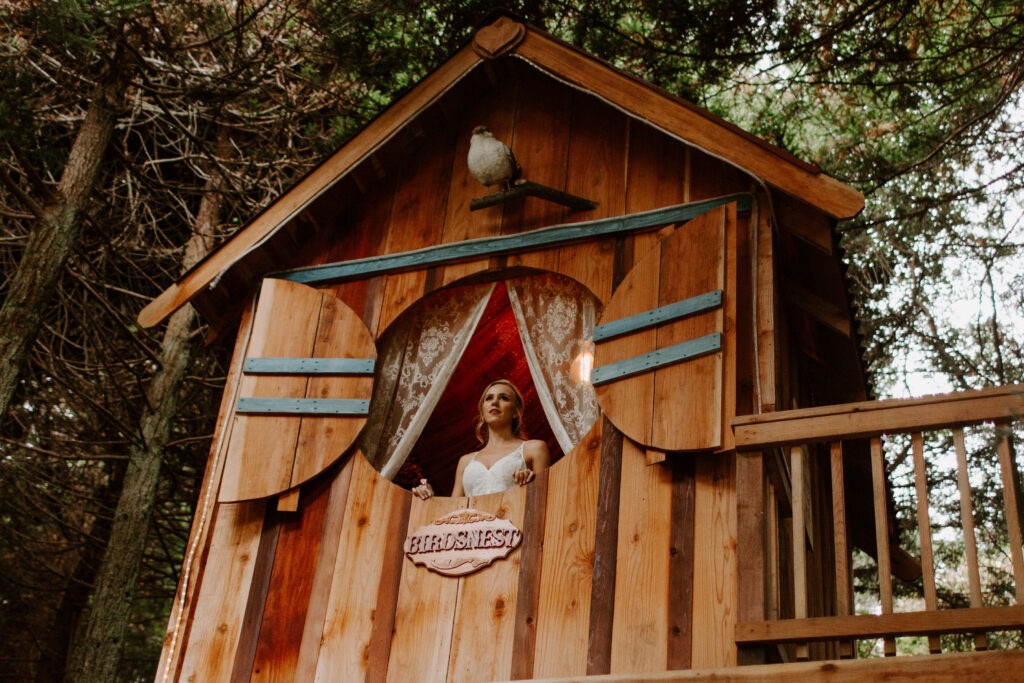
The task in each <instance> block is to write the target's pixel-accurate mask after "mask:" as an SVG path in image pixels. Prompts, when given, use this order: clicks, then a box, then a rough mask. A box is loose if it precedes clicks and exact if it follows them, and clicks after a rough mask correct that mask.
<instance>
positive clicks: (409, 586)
mask: <svg viewBox="0 0 1024 683" xmlns="http://www.w3.org/2000/svg"><path fill="white" fill-rule="evenodd" d="M466 501H467V499H465V498H429V499H427V500H420V499H418V498H414V499H413V501H412V507H411V509H410V511H409V526H408V529H407V531H406V535H408V534H411V533H412V532H413V531H415V530H416V529H417V528H419V527H421V526H423V525H424V524H429V523H430V522H432V521H433V520H435V519H437V518H439V517H442V516H444V515H446V514H448V513H449V512H453V511H455V510H457V509H460V508H464V507H466ZM458 589H459V582H458V581H457V580H453V579H452V578H450V577H447V576H442V575H441V574H437V573H435V572H432V571H429V570H427V569H425V568H423V567H417V566H416V565H414V564H413V563H412V561H411V560H408V559H406V560H404V561H403V563H402V581H401V586H400V587H399V589H398V604H397V606H396V608H395V627H394V636H393V638H392V640H391V656H390V659H389V661H388V672H387V680H388V681H394V682H396V683H405V681H422V682H423V683H434V682H441V681H445V679H446V678H447V676H448V661H449V656H450V654H451V646H452V620H453V618H454V616H455V610H456V600H457V598H458Z"/></svg>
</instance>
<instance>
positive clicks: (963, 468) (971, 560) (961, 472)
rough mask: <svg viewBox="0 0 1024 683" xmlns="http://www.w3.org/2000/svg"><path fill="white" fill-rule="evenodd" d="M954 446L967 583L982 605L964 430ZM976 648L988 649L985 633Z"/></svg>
mask: <svg viewBox="0 0 1024 683" xmlns="http://www.w3.org/2000/svg"><path fill="white" fill-rule="evenodd" d="M953 448H954V449H955V451H956V481H957V488H958V489H959V491H960V526H961V528H962V529H963V530H964V556H965V558H966V559H967V583H968V585H969V587H970V595H971V607H982V606H984V602H983V601H982V597H981V574H980V572H979V570H978V541H977V539H976V538H975V536H974V504H973V502H972V501H971V482H970V480H969V479H968V470H967V446H966V444H965V443H964V430H963V429H961V428H957V429H954V430H953ZM974 649H976V650H986V649H988V638H987V637H986V636H985V634H984V633H976V634H975V635H974Z"/></svg>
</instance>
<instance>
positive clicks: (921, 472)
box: [910, 432, 942, 654]
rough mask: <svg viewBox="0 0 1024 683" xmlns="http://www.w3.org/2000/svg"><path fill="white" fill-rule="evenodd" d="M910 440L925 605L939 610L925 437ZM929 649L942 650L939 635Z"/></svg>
mask: <svg viewBox="0 0 1024 683" xmlns="http://www.w3.org/2000/svg"><path fill="white" fill-rule="evenodd" d="M910 441H911V449H912V450H913V454H914V489H915V492H916V494H917V531H918V538H919V539H920V544H921V571H922V574H923V578H924V607H925V609H929V610H937V609H938V608H939V601H938V596H937V595H936V593H935V561H934V559H933V555H932V524H931V520H930V518H929V516H928V480H927V477H928V474H927V471H926V470H925V462H924V437H922V436H921V432H914V433H913V434H911V436H910ZM928 651H929V652H931V653H932V654H936V653H939V652H942V647H941V646H940V645H939V638H938V636H929V637H928Z"/></svg>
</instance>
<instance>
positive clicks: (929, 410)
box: [731, 384, 1024, 448]
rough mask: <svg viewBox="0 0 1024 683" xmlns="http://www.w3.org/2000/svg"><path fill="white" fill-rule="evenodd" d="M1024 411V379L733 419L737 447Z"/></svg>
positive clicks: (854, 435) (807, 440) (857, 435)
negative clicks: (972, 389)
mask: <svg viewBox="0 0 1024 683" xmlns="http://www.w3.org/2000/svg"><path fill="white" fill-rule="evenodd" d="M1022 414H1024V385H1020V384H1014V385H1009V386H1004V387H992V388H988V389H980V390H976V391H957V392H952V393H948V394H936V395H934V396H926V397H923V398H917V399H890V400H885V401H859V402H856V403H841V404H837V405H830V406H821V407H817V408H801V409H798V410H783V411H779V412H775V413H765V414H763V415H744V416H740V417H736V418H734V419H733V420H732V421H731V422H732V425H733V429H734V431H735V433H736V446H737V448H765V447H767V446H779V445H783V444H787V443H811V442H817V441H835V440H839V439H841V440H848V439H856V438H862V437H865V436H875V435H878V434H883V433H889V434H891V433H897V432H911V431H918V430H928V429H935V428H943V427H955V426H964V425H969V424H976V423H978V422H984V421H986V420H999V419H1006V418H1013V417H1015V416H1018V415H1022Z"/></svg>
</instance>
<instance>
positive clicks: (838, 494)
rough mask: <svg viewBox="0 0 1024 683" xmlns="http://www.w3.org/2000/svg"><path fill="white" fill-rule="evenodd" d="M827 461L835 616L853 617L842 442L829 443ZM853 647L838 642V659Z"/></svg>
mask: <svg viewBox="0 0 1024 683" xmlns="http://www.w3.org/2000/svg"><path fill="white" fill-rule="evenodd" d="M829 455H830V457H829V462H830V465H831V468H832V529H833V537H834V543H833V547H834V548H835V558H836V615H837V616H840V617H848V616H850V615H851V614H853V581H852V580H851V574H850V546H849V541H848V534H847V531H846V484H845V483H844V479H843V442H842V441H835V442H833V443H832V444H831V448H830V454H829ZM854 651H855V650H854V644H853V643H852V642H851V641H848V640H844V641H840V643H839V657H840V658H841V659H851V658H852V657H853V653H854Z"/></svg>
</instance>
